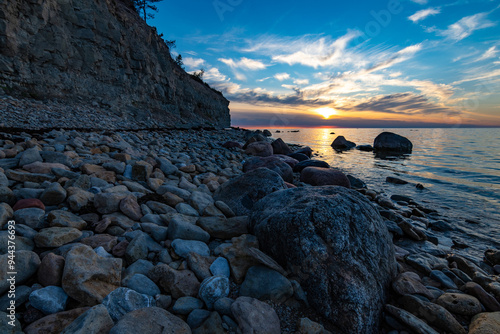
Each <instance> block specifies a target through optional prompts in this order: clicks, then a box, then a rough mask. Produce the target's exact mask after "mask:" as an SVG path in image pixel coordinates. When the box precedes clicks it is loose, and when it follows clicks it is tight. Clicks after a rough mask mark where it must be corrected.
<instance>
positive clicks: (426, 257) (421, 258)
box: [406, 253, 448, 274]
mask: <svg viewBox="0 0 500 334" xmlns="http://www.w3.org/2000/svg"><path fill="white" fill-rule="evenodd" d="M406 262H407V263H408V264H409V265H410V266H412V267H413V268H415V269H417V270H420V271H422V272H424V273H426V274H430V273H431V271H432V270H434V269H442V268H446V267H447V266H448V262H447V261H446V260H445V259H441V258H437V257H435V256H432V255H430V254H427V253H418V254H412V255H410V256H408V257H407V258H406Z"/></svg>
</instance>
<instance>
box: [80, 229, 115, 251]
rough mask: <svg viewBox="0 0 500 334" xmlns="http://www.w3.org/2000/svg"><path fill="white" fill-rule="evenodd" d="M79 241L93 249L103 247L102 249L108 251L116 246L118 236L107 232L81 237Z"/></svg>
mask: <svg viewBox="0 0 500 334" xmlns="http://www.w3.org/2000/svg"><path fill="white" fill-rule="evenodd" d="M80 242H81V243H82V244H84V245H87V246H90V247H91V248H93V249H95V248H97V247H103V248H104V250H105V251H106V252H108V253H109V252H111V250H112V249H113V248H114V247H115V246H116V243H117V242H118V238H117V237H115V236H112V235H109V234H97V235H93V236H91V237H87V238H83V239H82V240H81V241H80Z"/></svg>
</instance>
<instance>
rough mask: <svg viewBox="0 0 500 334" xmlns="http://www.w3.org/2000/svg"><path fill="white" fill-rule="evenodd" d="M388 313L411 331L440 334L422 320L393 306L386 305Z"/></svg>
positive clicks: (420, 333)
mask: <svg viewBox="0 0 500 334" xmlns="http://www.w3.org/2000/svg"><path fill="white" fill-rule="evenodd" d="M385 310H386V311H387V313H389V314H390V315H392V316H393V317H394V318H396V319H397V320H399V321H400V322H401V323H403V324H405V325H406V326H408V327H409V328H410V329H411V330H413V331H415V333H418V334H439V333H438V332H436V331H435V330H434V329H433V328H432V327H430V326H429V325H427V324H426V323H425V322H424V321H422V320H420V319H419V318H417V317H416V316H414V315H413V314H411V313H410V312H407V311H405V310H402V309H400V308H397V307H395V306H392V305H389V304H387V305H385Z"/></svg>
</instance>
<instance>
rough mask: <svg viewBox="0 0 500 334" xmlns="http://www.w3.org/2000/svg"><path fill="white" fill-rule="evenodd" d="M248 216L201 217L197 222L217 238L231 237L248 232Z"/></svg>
mask: <svg viewBox="0 0 500 334" xmlns="http://www.w3.org/2000/svg"><path fill="white" fill-rule="evenodd" d="M248 221H249V219H248V217H247V216H240V217H233V218H230V219H227V218H225V217H202V218H200V219H198V221H197V223H196V224H198V225H199V226H201V228H203V229H204V230H205V231H207V232H208V233H209V234H210V236H212V237H213V238H218V239H231V238H233V237H239V236H240V235H242V234H247V233H248Z"/></svg>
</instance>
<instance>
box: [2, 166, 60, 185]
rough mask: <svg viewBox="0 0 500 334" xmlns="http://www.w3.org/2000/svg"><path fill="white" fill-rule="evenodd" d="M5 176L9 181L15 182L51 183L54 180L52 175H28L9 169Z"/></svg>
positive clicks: (27, 173)
mask: <svg viewBox="0 0 500 334" xmlns="http://www.w3.org/2000/svg"><path fill="white" fill-rule="evenodd" d="M5 174H6V175H7V177H8V178H9V179H11V180H14V181H17V182H34V183H43V182H45V181H49V182H52V181H54V179H55V176H54V175H52V174H40V173H29V172H22V171H18V170H12V169H9V170H8V171H7V172H6V173H5Z"/></svg>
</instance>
